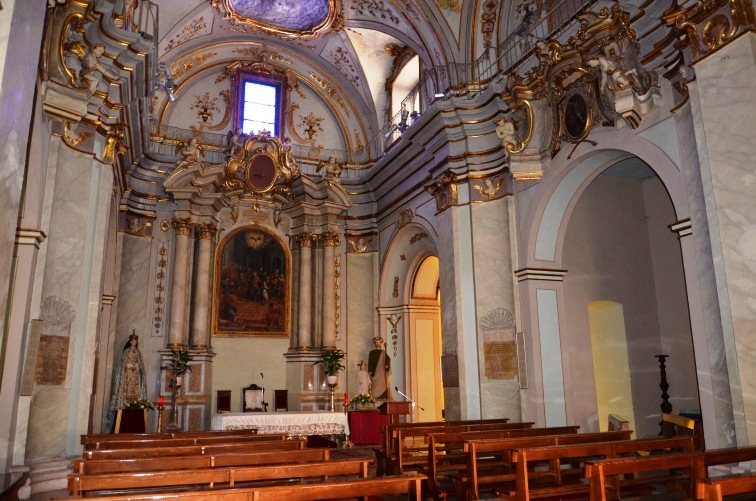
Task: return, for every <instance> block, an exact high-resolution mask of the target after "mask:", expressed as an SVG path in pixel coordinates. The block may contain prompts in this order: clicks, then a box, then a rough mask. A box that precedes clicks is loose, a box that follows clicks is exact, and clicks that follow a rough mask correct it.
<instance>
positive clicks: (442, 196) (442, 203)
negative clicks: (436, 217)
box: [425, 170, 457, 212]
mask: <svg viewBox="0 0 756 501" xmlns="http://www.w3.org/2000/svg"><path fill="white" fill-rule="evenodd" d="M425 191H427V192H428V193H430V194H431V195H432V196H433V197H434V198H435V199H436V209H437V210H438V211H439V212H443V211H445V210H446V209H448V208H449V207H451V206H452V205H456V203H457V184H456V176H455V175H454V173H453V172H451V171H448V170H447V171H445V172H444V173H443V174H441V175H440V176H438V177H437V178H436V181H435V182H434V183H433V184H430V185H428V186H426V187H425Z"/></svg>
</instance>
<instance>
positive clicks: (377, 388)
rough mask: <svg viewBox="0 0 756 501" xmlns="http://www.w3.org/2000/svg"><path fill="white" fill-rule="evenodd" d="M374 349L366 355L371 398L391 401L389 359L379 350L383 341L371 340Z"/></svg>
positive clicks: (379, 339) (383, 351)
mask: <svg viewBox="0 0 756 501" xmlns="http://www.w3.org/2000/svg"><path fill="white" fill-rule="evenodd" d="M373 343H375V349H374V350H370V354H369V355H368V374H369V375H370V384H371V387H372V391H373V396H374V397H375V398H376V399H383V400H393V395H392V394H391V383H390V378H391V359H390V358H389V356H388V355H387V354H386V351H385V350H383V349H382V348H381V345H382V344H383V339H381V338H380V337H376V338H373Z"/></svg>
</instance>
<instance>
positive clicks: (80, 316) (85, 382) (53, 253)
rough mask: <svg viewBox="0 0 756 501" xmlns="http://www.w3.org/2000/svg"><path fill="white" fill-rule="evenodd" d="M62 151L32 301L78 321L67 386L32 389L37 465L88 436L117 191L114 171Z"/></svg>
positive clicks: (30, 457)
mask: <svg viewBox="0 0 756 501" xmlns="http://www.w3.org/2000/svg"><path fill="white" fill-rule="evenodd" d="M54 141H60V139H54ZM99 147H100V148H102V145H99ZM57 152H58V154H57V158H56V159H51V160H53V161H52V162H51V165H52V164H54V165H55V169H54V182H50V181H48V186H47V189H46V194H45V195H46V196H45V198H46V199H48V200H52V203H51V206H50V218H49V227H48V228H45V229H46V231H47V233H48V242H49V244H48V247H47V250H46V253H45V258H44V260H43V261H40V263H38V267H37V273H41V274H42V276H43V278H42V287H41V290H40V291H38V292H35V295H36V296H37V297H39V298H44V297H49V296H55V297H59V298H62V299H64V300H65V301H67V302H68V303H69V304H70V305H71V306H73V308H74V309H75V311H76V317H75V318H74V320H73V323H72V324H71V329H70V341H69V351H68V354H67V373H66V378H65V383H64V384H62V385H48V386H41V387H35V389H34V392H33V398H32V402H33V403H32V406H31V412H30V417H29V429H28V438H27V455H26V458H27V461H32V462H33V461H36V460H41V459H48V458H55V457H64V456H68V455H72V454H75V453H77V451H78V450H79V449H80V448H81V445H80V444H79V443H78V442H79V441H78V439H77V437H78V436H79V435H80V434H83V433H86V431H87V425H88V421H89V404H90V397H91V393H92V383H93V370H94V363H93V361H92V360H91V357H90V358H87V356H88V354H91V353H94V351H95V349H94V347H95V343H96V337H97V329H98V318H99V312H100V311H99V310H100V301H101V297H100V291H101V287H102V277H103V255H104V249H105V245H106V238H107V224H108V220H109V214H110V203H111V193H112V185H113V173H112V166H111V165H106V164H102V163H100V162H99V161H97V160H93V159H92V157H91V155H87V154H82V153H79V152H77V151H74V150H72V149H70V148H68V147H65V146H62V147H60V148H59V149H57ZM43 226H45V225H44V224H43ZM64 355H65V354H61V356H64ZM61 416H67V419H61Z"/></svg>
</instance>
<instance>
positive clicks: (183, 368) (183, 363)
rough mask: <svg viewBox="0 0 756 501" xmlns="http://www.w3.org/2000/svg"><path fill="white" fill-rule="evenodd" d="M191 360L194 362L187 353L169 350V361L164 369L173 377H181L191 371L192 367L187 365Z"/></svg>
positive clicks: (180, 350)
mask: <svg viewBox="0 0 756 501" xmlns="http://www.w3.org/2000/svg"><path fill="white" fill-rule="evenodd" d="M192 360H194V357H193V356H192V354H191V353H189V352H188V351H186V350H182V349H180V348H179V349H178V350H176V349H173V348H171V359H170V360H169V361H168V367H166V369H168V370H169V371H171V372H172V373H173V375H174V377H179V376H183V375H184V374H187V373H189V372H191V371H192V366H191V365H189V364H190V362H191V361H192Z"/></svg>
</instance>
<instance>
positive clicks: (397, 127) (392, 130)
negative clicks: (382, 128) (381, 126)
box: [383, 124, 399, 140]
mask: <svg viewBox="0 0 756 501" xmlns="http://www.w3.org/2000/svg"><path fill="white" fill-rule="evenodd" d="M398 129H399V126H398V125H396V124H391V127H389V130H387V131H386V134H384V135H383V136H384V138H386V139H387V140H388V138H390V137H391V134H393V133H394V132H395V131H397V130H398Z"/></svg>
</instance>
